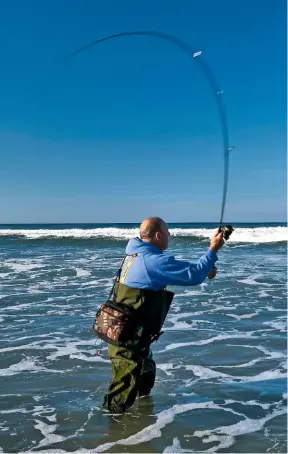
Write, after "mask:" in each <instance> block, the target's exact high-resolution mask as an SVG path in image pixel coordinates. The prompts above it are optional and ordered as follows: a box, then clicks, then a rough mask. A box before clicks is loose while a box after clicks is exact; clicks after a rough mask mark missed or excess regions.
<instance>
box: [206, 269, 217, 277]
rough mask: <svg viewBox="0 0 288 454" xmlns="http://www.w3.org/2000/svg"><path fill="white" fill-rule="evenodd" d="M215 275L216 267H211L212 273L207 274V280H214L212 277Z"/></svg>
mask: <svg viewBox="0 0 288 454" xmlns="http://www.w3.org/2000/svg"><path fill="white" fill-rule="evenodd" d="M216 274H217V267H216V266H213V269H212V271H210V273H209V274H208V278H209V279H214V277H215V276H216Z"/></svg>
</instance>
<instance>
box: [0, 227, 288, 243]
mask: <svg viewBox="0 0 288 454" xmlns="http://www.w3.org/2000/svg"><path fill="white" fill-rule="evenodd" d="M170 233H171V235H172V236H174V237H196V238H200V239H201V238H203V239H204V238H210V237H211V236H212V235H213V233H215V229H207V228H206V229H205V228H204V229H203V228H196V229H195V228H194V229H191V228H171V229H170ZM287 233H288V230H287V227H281V226H279V227H256V228H237V229H236V230H235V232H234V233H233V235H232V236H231V239H230V240H229V241H230V243H271V242H279V241H287V237H288V235H287ZM138 235H139V229H138V228H130V229H129V228H128V229H127V228H126V229H123V228H122V229H121V228H116V227H106V228H94V229H81V228H75V229H0V236H3V237H5V236H6V237H13V236H17V237H23V238H26V239H30V240H33V239H41V238H55V239H57V238H75V239H89V238H98V237H100V238H101V237H102V238H116V239H117V238H118V239H130V238H133V237H134V236H138Z"/></svg>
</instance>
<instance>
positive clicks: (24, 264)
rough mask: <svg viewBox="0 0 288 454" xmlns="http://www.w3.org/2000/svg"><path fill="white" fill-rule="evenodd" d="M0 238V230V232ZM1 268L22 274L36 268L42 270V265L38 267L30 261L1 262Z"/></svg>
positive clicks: (37, 264)
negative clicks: (7, 268) (4, 267)
mask: <svg viewBox="0 0 288 454" xmlns="http://www.w3.org/2000/svg"><path fill="white" fill-rule="evenodd" d="M0 236H1V230H0ZM0 264H2V266H3V265H4V266H6V267H9V268H11V269H12V270H13V271H16V273H23V272H25V271H31V270H35V269H38V268H43V266H44V265H40V264H39V263H33V262H31V261H30V260H20V259H19V260H7V261H6V262H1V263H0Z"/></svg>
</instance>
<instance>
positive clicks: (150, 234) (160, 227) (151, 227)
mask: <svg viewBox="0 0 288 454" xmlns="http://www.w3.org/2000/svg"><path fill="white" fill-rule="evenodd" d="M168 236H169V232H168V227H167V225H166V223H165V222H164V221H163V219H161V218H158V217H152V218H147V219H144V221H143V222H142V223H141V225H140V237H141V239H142V240H143V241H146V242H149V243H152V244H155V246H158V247H159V248H160V249H161V250H163V251H164V250H165V249H167V247H168Z"/></svg>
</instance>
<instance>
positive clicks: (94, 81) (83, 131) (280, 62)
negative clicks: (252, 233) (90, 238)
mask: <svg viewBox="0 0 288 454" xmlns="http://www.w3.org/2000/svg"><path fill="white" fill-rule="evenodd" d="M130 30H158V31H161V32H166V33H169V34H172V35H175V36H177V37H179V38H180V39H183V40H184V41H187V42H188V43H189V44H191V46H192V47H193V48H194V49H195V50H199V49H200V50H202V51H203V56H204V57H205V59H206V60H207V62H208V63H209V65H210V67H211V68H212V70H213V73H214V75H215V77H216V79H217V81H218V84H219V85H220V86H221V88H222V89H223V90H224V99H225V104H226V107H227V113H228V121H229V129H230V136H231V144H232V145H235V147H236V149H235V151H234V152H233V154H232V155H231V169H230V172H231V173H230V182H229V188H228V199H227V207H226V213H225V219H226V221H230V222H232V221H242V222H245V221H259V222H261V221H283V220H285V219H286V212H285V209H286V1H285V0H241V1H240V0H235V1H231V0H217V1H214V0H177V1H174V0H173V1H172V0H157V1H155V0H145V1H135V0H126V1H125V0H105V1H103V0H101V1H100V0H81V1H79V0H77V1H76V0H73V1H72V0H61V1H59V0H57V1H56V0H50V1H45V2H44V1H39V0H22V1H19V0H9V1H6V2H4V1H1V14H0V52H1V72H0V82H1V83H0V100H1V102H0V105H1V109H0V223H14V222H15V223H24V222H26V223H29V222H31V223H33V222H117V221H118V222H133V221H135V222H138V221H140V220H141V219H142V218H144V217H146V216H148V215H158V216H162V217H164V218H165V219H166V220H167V221H170V222H173V221H194V222H197V221H199V222H201V221H217V220H218V219H219V213H220V205H221V197H222V185H223V152H222V143H221V134H220V124H219V118H218V114H217V109H216V104H215V100H214V98H213V95H212V93H211V90H210V87H209V86H208V84H207V81H206V80H205V77H204V76H203V74H202V73H201V72H200V70H199V68H198V66H197V65H196V64H195V62H193V60H191V59H189V57H188V56H187V55H185V54H184V53H182V52H181V51H180V50H179V49H177V48H176V47H174V46H173V45H172V44H170V43H167V42H165V41H160V40H157V39H155V38H151V37H146V36H144V37H139V36H138V37H127V38H120V39H118V40H114V41H110V42H106V43H104V44H100V45H98V46H97V47H94V48H92V49H90V50H88V51H86V52H84V53H82V54H79V55H78V56H77V57H75V58H74V59H71V60H69V61H66V62H62V61H59V58H61V57H62V56H64V55H66V54H67V53H69V52H71V51H73V50H75V49H76V48H77V47H79V46H81V45H83V44H85V43H87V42H89V41H92V40H94V39H97V38H100V37H104V36H106V35H109V34H113V33H118V32H122V31H130Z"/></svg>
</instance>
